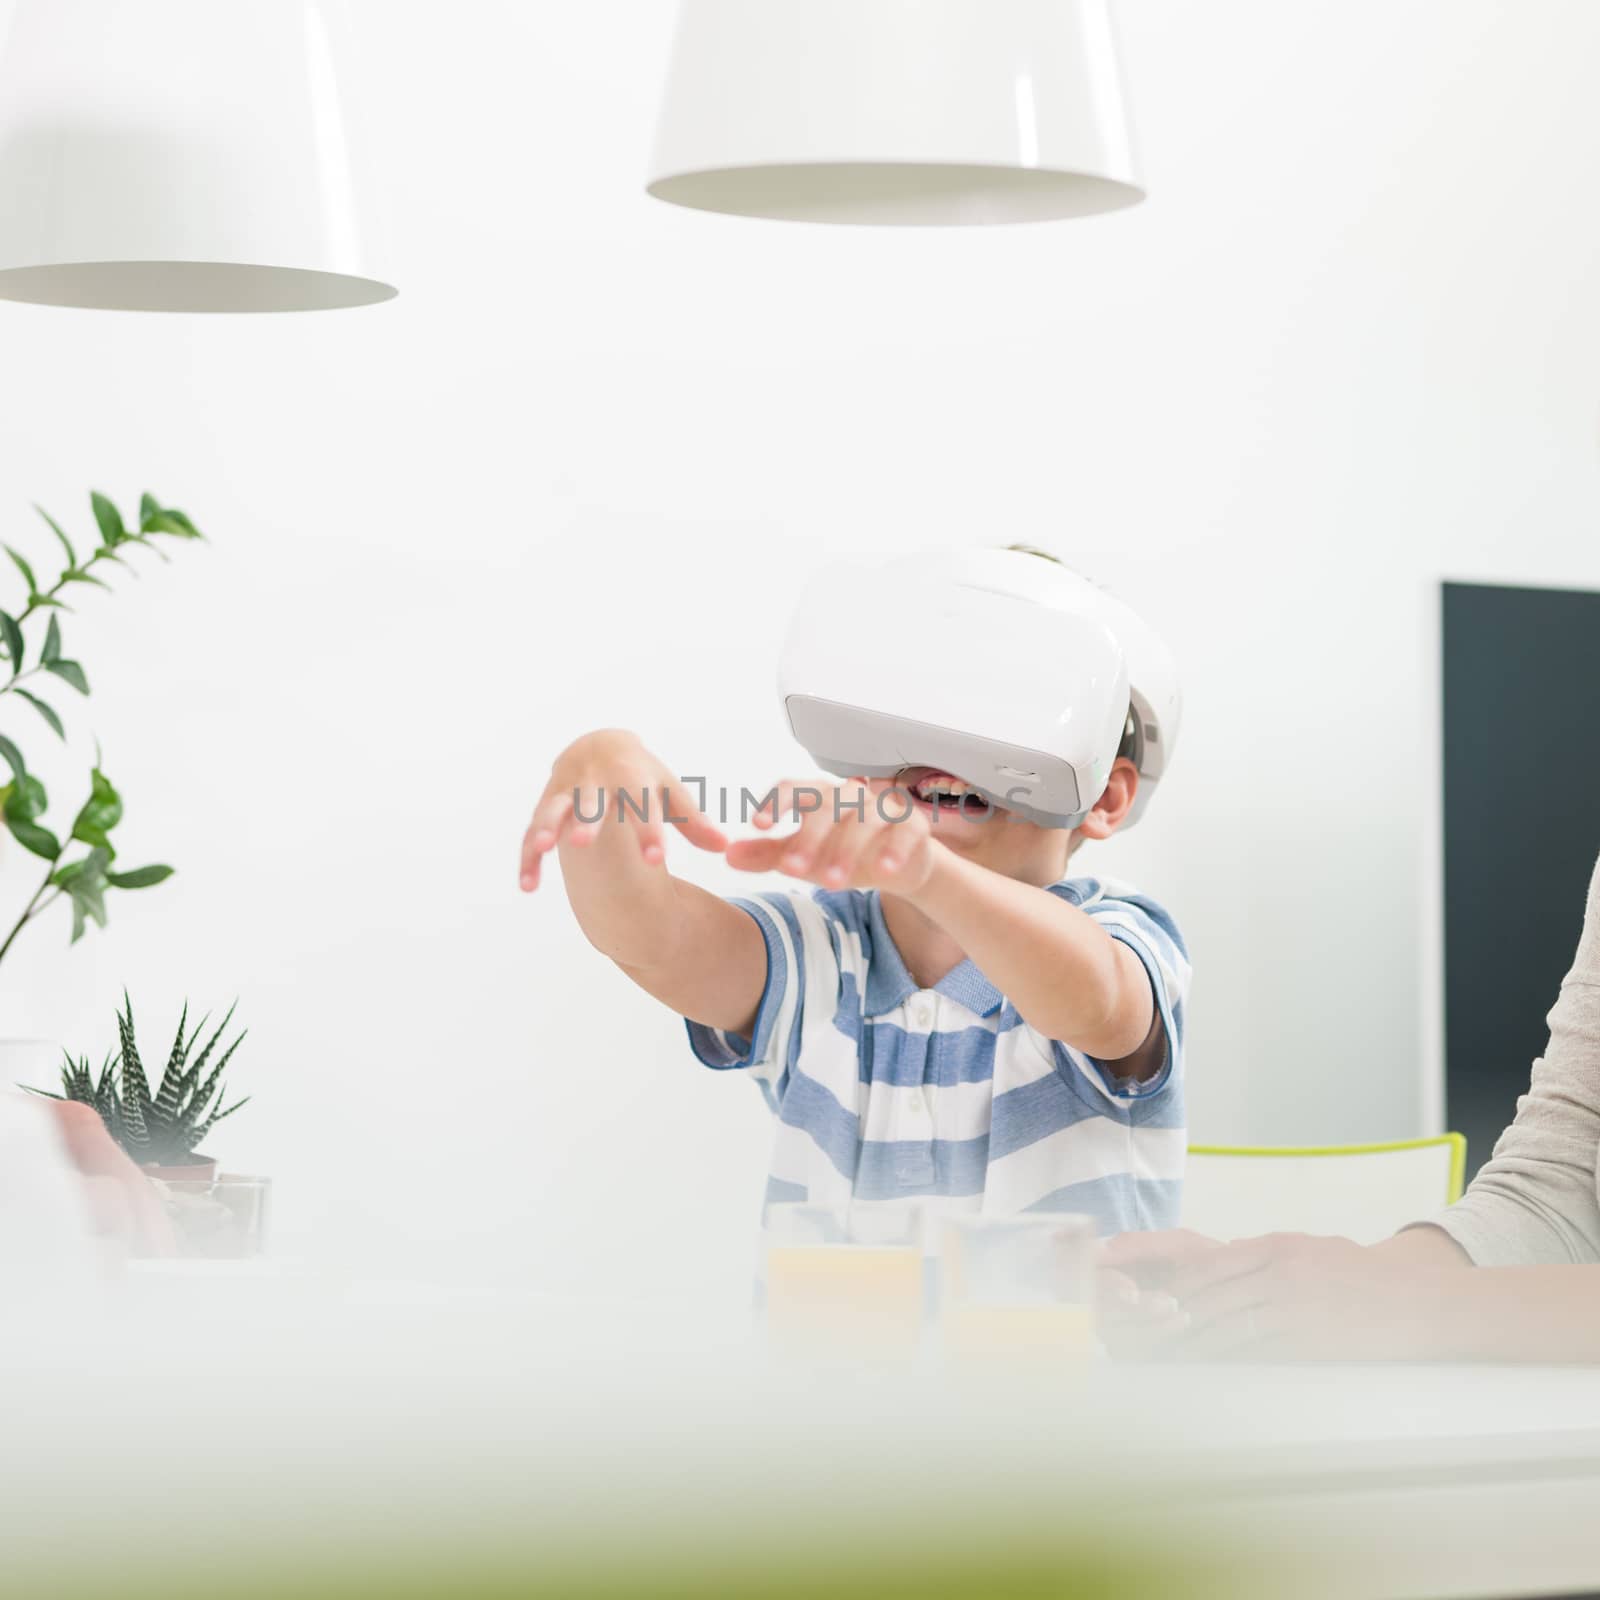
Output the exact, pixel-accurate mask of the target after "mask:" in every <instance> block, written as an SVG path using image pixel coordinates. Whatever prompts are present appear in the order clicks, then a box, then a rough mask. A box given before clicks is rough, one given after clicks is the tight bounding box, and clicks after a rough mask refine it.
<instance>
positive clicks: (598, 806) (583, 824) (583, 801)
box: [565, 783, 610, 845]
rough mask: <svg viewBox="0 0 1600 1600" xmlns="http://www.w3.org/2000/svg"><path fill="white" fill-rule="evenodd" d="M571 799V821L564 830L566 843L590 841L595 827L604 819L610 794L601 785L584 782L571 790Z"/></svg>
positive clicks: (586, 842) (587, 842) (585, 842)
mask: <svg viewBox="0 0 1600 1600" xmlns="http://www.w3.org/2000/svg"><path fill="white" fill-rule="evenodd" d="M571 799H572V822H571V824H570V825H569V826H568V827H567V829H566V830H565V832H566V840H567V843H568V844H580V845H582V844H589V843H592V842H593V839H594V834H595V829H596V828H598V827H599V826H600V824H601V823H602V822H604V821H605V820H606V803H607V801H608V800H609V799H610V796H609V795H608V794H607V792H606V790H605V789H604V788H603V787H601V786H599V785H596V784H588V783H586V784H581V785H579V786H578V787H577V788H576V789H574V790H573V792H572V796H571ZM590 819H593V820H590Z"/></svg>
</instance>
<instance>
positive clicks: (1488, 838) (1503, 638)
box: [1443, 533, 1600, 1174]
mask: <svg viewBox="0 0 1600 1600" xmlns="http://www.w3.org/2000/svg"><path fill="white" fill-rule="evenodd" d="M1596 538H1597V539H1600V533H1597V534H1596ZM1443 624H1444V625H1443V653H1444V662H1443V669H1444V670H1443V681H1444V917H1445V959H1444V991H1445V1114H1446V1118H1447V1121H1448V1126H1450V1127H1451V1128H1454V1129H1455V1130H1456V1131H1457V1132H1460V1133H1464V1134H1465V1135H1466V1136H1467V1141H1468V1146H1467V1170H1468V1173H1469V1174H1470V1173H1472V1172H1475V1171H1476V1170H1477V1169H1478V1168H1479V1167H1480V1166H1481V1165H1482V1164H1483V1163H1484V1162H1485V1161H1486V1160H1488V1158H1489V1153H1490V1150H1491V1148H1492V1147H1493V1144H1494V1140H1495V1136H1496V1135H1497V1134H1498V1133H1499V1132H1500V1130H1501V1129H1502V1128H1503V1127H1505V1125H1506V1124H1507V1123H1508V1122H1509V1121H1510V1120H1511V1118H1512V1116H1513V1114H1514V1112H1515V1110H1516V1102H1517V1096H1518V1095H1519V1094H1521V1093H1522V1092H1523V1091H1524V1090H1525V1089H1526V1088H1527V1086H1528V1072H1529V1068H1530V1067H1531V1065H1532V1063H1533V1059H1534V1057H1535V1056H1537V1055H1540V1054H1542V1053H1543V1051H1544V1046H1545V1042H1546V1040H1547V1038H1548V1037H1549V1031H1548V1029H1547V1028H1546V1026H1545V1021H1544V1019H1545V1014H1546V1013H1547V1012H1548V1011H1549V1009H1550V1007H1551V1006H1552V1005H1553V1004H1554V1002H1555V998H1556V991H1557V990H1558V989H1559V988H1560V986H1561V980H1562V978H1563V977H1564V976H1565V975H1566V972H1567V969H1568V967H1570V966H1571V964H1572V954H1573V951H1574V949H1575V948H1576V946H1577V942H1578V932H1579V930H1580V928H1581V927H1582V925H1583V908H1584V899H1585V894H1586V891H1587V888H1588V884H1589V878H1590V875H1591V873H1592V872H1593V870H1594V865H1595V857H1596V855H1597V854H1600V594H1591V593H1588V592H1586V591H1582V590H1564V589H1510V588H1502V587H1499V586H1496V585H1487V584H1463V583H1447V584H1445V585H1444V618H1443Z"/></svg>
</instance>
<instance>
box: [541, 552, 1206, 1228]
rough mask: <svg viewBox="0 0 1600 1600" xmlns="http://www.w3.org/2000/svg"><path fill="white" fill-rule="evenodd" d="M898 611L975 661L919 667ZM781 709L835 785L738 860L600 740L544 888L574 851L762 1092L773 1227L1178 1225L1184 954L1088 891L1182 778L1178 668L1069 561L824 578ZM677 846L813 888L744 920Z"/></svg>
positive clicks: (1110, 896) (644, 964)
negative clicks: (1109, 841)
mask: <svg viewBox="0 0 1600 1600" xmlns="http://www.w3.org/2000/svg"><path fill="white" fill-rule="evenodd" d="M896 613H899V614H903V615H907V616H913V617H916V618H918V620H919V627H924V628H925V629H926V631H927V632H928V634H930V635H931V636H935V637H939V638H947V639H959V640H961V641H963V652H962V654H961V656H960V657H959V658H958V659H956V660H954V661H950V660H948V659H947V658H940V659H932V658H929V657H927V656H920V655H917V654H916V653H914V652H911V651H908V650H906V648H905V644H904V635H903V633H902V634H900V635H899V636H898V637H897V636H896V630H891V629H888V628H885V627H884V625H883V624H884V618H885V617H886V616H892V615H894V614H896ZM780 687H781V689H782V693H783V699H784V705H785V709H786V713H787V715H788V718H789V723H790V726H791V728H792V729H793V731H794V732H795V734H796V737H797V738H798V739H799V741H800V743H801V744H802V745H803V746H804V747H805V748H806V749H807V750H808V751H809V752H810V754H811V755H812V757H813V759H815V760H816V761H817V762H818V763H819V764H820V765H821V766H822V767H824V768H825V769H826V770H827V771H828V772H829V773H830V774H832V775H833V779H834V781H828V780H821V779H818V780H812V781H810V782H800V781H789V782H784V783H780V784H777V785H775V786H773V787H772V788H771V789H770V790H768V791H766V792H765V793H764V794H763V795H762V796H761V799H762V803H761V804H760V806H759V807H758V808H757V809H756V810H755V812H754V814H753V816H752V819H751V820H752V821H753V823H754V826H755V828H756V830H757V836H756V837H754V838H745V839H738V840H734V841H731V842H730V840H729V839H728V837H727V836H726V835H725V834H724V832H723V831H722V829H721V828H720V827H718V826H717V825H716V824H715V823H714V822H713V821H712V820H711V819H710V818H709V817H707V816H706V815H704V814H703V812H702V811H701V809H700V807H699V806H698V805H697V804H696V803H695V797H694V796H693V795H691V794H690V793H689V792H688V790H687V788H686V786H685V784H684V782H683V781H682V780H681V779H679V778H678V777H677V776H676V775H675V774H674V773H673V772H672V771H671V770H670V769H669V768H668V767H667V766H666V765H665V764H664V763H663V762H662V761H660V760H659V759H658V758H657V757H656V756H654V755H652V754H651V753H650V751H649V750H647V749H646V748H645V746H644V745H643V744H642V743H641V742H640V741H639V740H638V739H637V738H636V737H635V736H634V735H633V734H631V733H626V732H622V731H619V730H613V729H607V730H602V731H600V732H596V733H591V734H586V735H585V736H583V737H582V738H580V739H578V740H577V741H576V742H575V743H573V744H572V745H570V746H569V747H568V748H567V749H566V750H564V751H563V752H562V753H561V754H560V756H558V757H557V759H556V761H555V764H554V768H553V770H552V772H551V776H550V781H549V784H548V786H547V787H546V789H545V792H544V794H543V796H542V797H541V798H540V800H539V803H538V806H537V809H536V810H535V812H534V815H533V820H532V822H531V823H530V825H529V827H528V830H527V834H526V837H525V839H524V841H523V848H522V865H521V874H522V876H521V883H522V887H523V888H524V889H525V890H530V891H531V890H534V889H536V888H537V887H538V885H539V882H540V877H541V867H542V863H543V859H544V857H545V856H546V855H548V854H549V853H550V852H551V851H556V852H557V853H558V854H559V856H560V860H561V869H562V877H563V879H564V881H565V884H566V889H567V896H568V899H569V901H570V902H571V905H572V909H573V911H574V913H575V914H576V916H577V918H578V921H579V923H580V925H581V926H582V928H583V931H584V933H585V934H586V936H587V937H588V939H589V941H590V942H591V943H592V944H593V945H594V946H595V947H596V948H597V949H598V950H600V951H601V952H602V953H603V954H605V955H607V956H609V957H610V958H611V959H612V961H614V962H615V963H616V964H617V966H619V967H620V968H621V969H622V971H623V972H625V973H626V974H627V975H628V976H629V977H630V978H631V979H632V980H633V981H634V982H635V983H637V984H638V985H640V987H642V988H644V989H645V990H647V991H648V992H649V993H651V994H652V995H654V996H656V998H657V999H659V1000H661V1001H663V1002H665V1004H667V1005H668V1006H670V1007H671V1008H672V1009H673V1010H674V1011H676V1012H677V1013H679V1015H681V1016H682V1017H683V1018H684V1019H685V1020H686V1022H687V1024H688V1031H689V1042H690V1045H691V1048H692V1049H693V1051H694V1053H695V1055H696V1056H697V1057H698V1058H699V1059H700V1060H701V1061H702V1062H703V1063H704V1064H705V1065H706V1066H708V1067H711V1068H714V1069H716V1070H719V1071H738V1072H740V1073H742V1074H743V1075H745V1076H748V1077H751V1078H753V1079H754V1080H755V1081H756V1082H757V1083H758V1084H759V1086H760V1088H761V1090H762V1092H763V1094H764V1095H765V1097H766V1099H767V1102H768V1104H769V1105H770V1106H771V1108H772V1110H773V1112H774V1113H775V1118H776V1138H775V1143H774V1149H773V1155H772V1164H771V1170H770V1177H769V1180H768V1185H767V1199H768V1201H769V1202H771V1201H783V1200H805V1201H809V1202H811V1203H814V1204H824V1205H831V1206H834V1207H836V1208H838V1209H839V1210H840V1211H844V1210H846V1209H849V1210H851V1211H852V1212H856V1213H859V1211H860V1210H862V1209H863V1208H865V1209H868V1210H870V1209H872V1208H875V1207H878V1206H886V1207H888V1206H894V1205H896V1204H900V1203H903V1202H905V1201H906V1200H909V1199H915V1200H918V1201H920V1202H923V1203H925V1204H927V1205H929V1206H930V1207H932V1208H934V1209H935V1210H939V1211H948V1212H973V1211H982V1212H985V1213H989V1214H997V1215H1006V1214H1012V1213H1016V1212H1022V1211H1029V1210H1035V1211H1049V1210H1056V1211H1072V1212H1080V1213H1087V1214H1089V1215H1091V1216H1092V1217H1093V1218H1094V1219H1095V1222H1096V1224H1097V1226H1098V1227H1099V1229H1100V1231H1101V1232H1102V1233H1104V1234H1111V1233H1120V1232H1124V1231H1127V1230H1129V1229H1136V1228H1165V1227H1172V1226H1175V1225H1176V1223H1177V1221H1178V1200H1179V1192H1180V1185H1181V1179H1182V1173H1183V1157H1184V1149H1185V1136H1184V1117H1183V1093H1182V1055H1183V1011H1184V999H1185V994H1186V991H1187V988H1188V981H1189V963H1188V957H1187V952H1186V950H1185V947H1184V943H1183V939H1182V937H1181V936H1180V934H1179V932H1178V930H1177V928H1176V926H1175V925H1174V923H1173V921H1172V919H1171V918H1170V917H1169V916H1168V915H1167V913H1166V912H1165V911H1164V910H1163V909H1162V908H1161V907H1160V906H1159V905H1158V904H1157V903H1156V902H1155V901H1153V900H1151V899H1149V898H1147V897H1145V896H1143V895H1141V894H1138V893H1135V892H1133V891H1132V890H1130V889H1128V888H1126V887H1124V886H1121V885H1116V884H1113V883H1110V882H1107V881H1102V880H1100V879H1098V878H1095V877H1092V876H1076V875H1073V873H1072V871H1071V862H1072V859H1073V856H1074V853H1075V851H1076V850H1077V848H1078V846H1079V845H1080V844H1081V843H1082V842H1083V841H1084V840H1088V839H1106V838H1109V837H1110V836H1111V835H1112V834H1114V833H1115V832H1117V831H1118V829H1120V828H1122V827H1125V826H1127V825H1128V824H1129V823H1130V822H1132V821H1134V820H1136V819H1137V818H1138V816H1139V815H1141V814H1142V812H1143V810H1144V808H1145V806H1146V805H1147V804H1148V802H1149V799H1150V795H1151V793H1152V792H1153V790H1154V788H1155V786H1156V785H1157V783H1158V782H1159V780H1160V778H1161V777H1162V776H1163V774H1164V773H1165V770H1166V765H1167V762H1168V760H1169V759H1170V756H1171V750H1172V746H1173V744H1174V742H1175V740H1176V736H1177V731H1178V720H1179V710H1180V705H1179V695H1178V688H1177V677H1176V672H1175V670H1174V667H1173V664H1172V660H1171V657H1170V656H1169V655H1168V653H1167V651H1166V650H1165V648H1164V646H1162V644H1161V643H1160V641H1159V640H1158V639H1157V638H1156V637H1155V636H1154V635H1153V634H1152V633H1151V632H1150V630H1149V629H1148V628H1147V627H1146V626H1145V625H1144V624H1143V623H1142V622H1141V621H1140V619H1139V618H1138V617H1137V616H1136V615H1135V614H1134V613H1133V612H1132V611H1130V610H1129V609H1128V608H1127V607H1126V606H1124V605H1122V604H1121V603H1120V602H1119V601H1117V600H1115V599H1114V598H1113V597H1111V596H1110V595H1108V594H1106V593H1105V592H1104V591H1102V590H1100V589H1098V588H1096V587H1095V586H1094V585H1092V584H1090V583H1088V582H1086V581H1085V580H1084V579H1082V578H1080V577H1078V576H1077V575H1076V574H1075V573H1073V572H1071V571H1070V570H1069V569H1067V568H1066V567H1064V566H1062V565H1061V564H1060V563H1059V562H1057V561H1056V560H1055V558H1054V557H1048V556H1044V554H1043V552H1038V551H1033V550H1031V549H1027V548H1025V547H1012V548H1010V549H1007V550H981V551H970V552H965V553H962V554H957V555H946V556H919V557H916V558H912V559H907V560H903V561H899V562H894V563H890V564H889V565H887V566H885V567H880V568H877V569H872V570H867V571H861V570H854V571H852V572H851V573H850V574H849V575H848V577H847V578H846V579H844V580H841V579H840V578H839V577H837V576H835V577H834V578H833V580H832V581H824V582H822V583H820V584H819V585H818V586H817V587H816V588H815V589H814V590H813V592H812V594H811V595H810V596H809V597H808V598H807V599H806V600H805V601H803V602H802V604H801V606H800V609H799V612H798V614H797V616H796V618H795V621H794V623H793V625H792V627H791V630H790V633H789V637H788V641H787V643H786V646H785V649H784V653H783V661H782V667H781V671H780ZM745 793H746V795H751V794H752V792H751V791H748V790H747V791H745ZM757 793H759V791H757ZM668 828H674V829H676V830H677V831H678V832H679V833H681V834H682V835H683V836H684V837H685V838H686V839H687V840H688V841H689V842H690V843H691V844H693V845H696V846H698V847H699V848H700V849H703V850H708V851H712V852H716V853H719V854H722V855H723V856H724V857H725V859H726V860H727V862H728V864H729V865H730V866H731V867H734V868H736V869H738V870H739V871H742V872H748V873H750V874H752V875H753V876H756V877H767V876H769V875H773V874H776V875H778V876H780V877H786V878H790V879H793V880H795V881H797V882H798V883H801V884H806V885H809V886H811V887H810V888H809V889H808V890H788V891H784V890H781V889H780V890H777V891H764V892H757V893H753V894H752V895H750V896H748V897H741V898H734V899H726V900H725V899H722V898H720V897H719V896H717V895H714V894H712V893H710V892H708V891H707V890H705V889H702V888H700V887H698V886H697V885H695V884H692V883H688V882H685V881H684V880H682V879H679V878H675V877H673V876H672V875H671V874H670V873H669V872H668V871H667V870H666V867H665V865H664V860H665V837H666V830H667V829H668Z"/></svg>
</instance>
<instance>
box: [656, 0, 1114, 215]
mask: <svg viewBox="0 0 1600 1600" xmlns="http://www.w3.org/2000/svg"><path fill="white" fill-rule="evenodd" d="M649 190H650V193H651V194H653V195H655V196H656V197H657V198H658V199H661V200H668V201H671V202H673V203H674V204H677V205H682V206H691V207H694V208H696V209H699V210H702V211H722V212H731V213H735V214H738V215H742V216H751V217H775V218H782V219H787V220H790V221H801V222H855V223H905V224H914V223H924V224H927V223H966V224H971V223H995V222H1038V221H1044V220H1048V219H1052V218H1059V217H1081V216H1087V215H1089V214H1090V213H1093V212H1098V211H1113V210H1116V209H1118V208H1119V207H1122V206H1130V205H1134V204H1136V203H1137V202H1138V201H1139V200H1142V199H1143V198H1144V190H1143V188H1142V187H1141V185H1140V181H1139V175H1138V168H1137V165H1136V162H1135V159H1134V154H1133V146H1132V139H1131V136H1130V132H1129V127H1128V116H1127V109H1126V106H1125V105H1124V94H1123V87H1122V78H1121V73H1120V70H1119V68H1118V64H1117V51H1116V43H1115V40H1114V38H1113V36H1112V31H1111V21H1110V17H1109V16H1108V15H1107V11H1106V3H1105V0H682V3H681V6H680V10H679V16H678V32H677V39H676V43H675V45H674V49H673V56H672V65H671V70H670V73H669V76H668V80H667V89H666V98H665V101H664V103H663V105H662V110H661V121H660V125H659V128H658V131H657V137H656V147H655V154H654V159H653V163H652V169H651V175H650V182H649Z"/></svg>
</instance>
